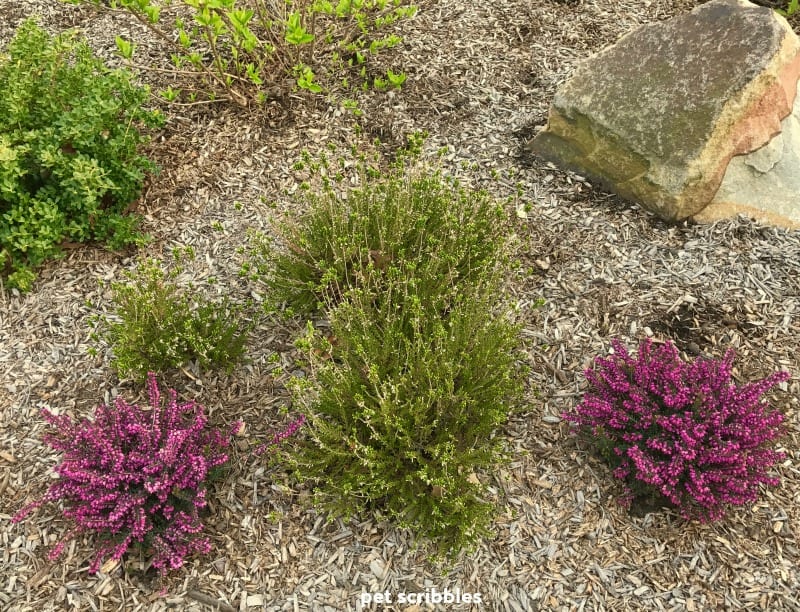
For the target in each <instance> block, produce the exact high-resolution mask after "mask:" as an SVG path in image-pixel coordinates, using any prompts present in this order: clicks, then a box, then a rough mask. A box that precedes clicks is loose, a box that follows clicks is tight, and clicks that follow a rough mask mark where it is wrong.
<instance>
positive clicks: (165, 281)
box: [103, 249, 248, 380]
mask: <svg viewBox="0 0 800 612" xmlns="http://www.w3.org/2000/svg"><path fill="white" fill-rule="evenodd" d="M178 255H179V257H178V263H176V264H175V265H173V266H172V267H170V268H169V269H168V270H164V269H163V268H162V267H161V266H160V265H159V264H158V262H156V261H155V260H148V261H145V262H142V263H140V264H139V265H138V266H137V267H136V269H135V270H134V271H132V272H127V273H126V277H127V280H128V282H118V283H113V284H112V285H111V287H112V291H113V302H114V305H115V307H116V317H115V319H116V320H110V319H108V318H107V319H105V321H104V323H105V325H104V326H103V327H104V328H105V337H106V340H107V341H108V343H109V345H110V346H111V348H112V351H113V353H114V359H113V362H112V365H113V366H114V368H115V369H116V370H117V372H118V373H119V375H120V376H131V377H133V378H136V379H139V380H143V379H144V378H145V376H146V375H147V373H148V371H155V372H165V371H167V370H170V369H174V368H179V367H181V366H184V365H186V364H187V363H189V362H190V361H193V360H197V362H198V365H199V366H200V367H201V368H204V369H207V368H212V367H218V368H225V369H227V370H229V371H230V370H231V369H232V368H233V366H234V365H235V364H236V363H238V362H239V361H241V360H242V358H243V357H244V354H245V350H246V342H247V334H248V330H247V329H242V326H241V323H240V321H241V308H239V307H237V306H235V305H233V304H231V303H230V302H229V301H228V300H227V299H223V300H221V301H220V302H211V301H209V300H208V299H207V298H205V297H204V296H203V295H202V294H198V293H197V292H195V291H192V292H191V293H190V290H192V289H193V287H185V288H182V287H181V286H179V285H178V283H177V278H178V276H179V275H180V274H181V273H182V272H183V266H182V264H181V257H180V255H181V254H180V253H178ZM188 255H189V256H192V255H193V252H192V251H191V249H190V250H189V251H188ZM184 256H185V255H184Z"/></svg>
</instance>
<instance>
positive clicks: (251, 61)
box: [65, 0, 416, 105]
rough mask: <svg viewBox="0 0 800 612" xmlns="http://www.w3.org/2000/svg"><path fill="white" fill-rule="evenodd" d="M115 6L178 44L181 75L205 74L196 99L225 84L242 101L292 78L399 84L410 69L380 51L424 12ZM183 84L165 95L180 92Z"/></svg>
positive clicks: (273, 5)
mask: <svg viewBox="0 0 800 612" xmlns="http://www.w3.org/2000/svg"><path fill="white" fill-rule="evenodd" d="M65 1H67V2H70V3H73V4H79V3H90V4H94V5H96V6H103V5H106V4H109V3H108V2H107V0H65ZM175 4H178V5H179V7H180V9H181V10H173V9H174V8H175V7H174V5H175ZM110 6H111V8H114V9H117V8H118V9H121V10H124V11H126V12H128V13H129V14H131V15H133V16H134V17H135V18H136V19H137V20H138V21H139V22H141V23H142V24H144V25H145V26H147V27H148V28H149V29H150V30H151V31H152V32H154V33H155V34H156V35H157V37H158V38H159V39H160V40H162V41H164V42H165V44H167V46H168V47H170V48H171V50H172V54H171V61H172V64H173V66H174V74H175V76H176V77H177V76H178V75H179V74H184V73H186V72H187V71H189V72H194V73H195V74H196V75H197V76H199V77H201V80H202V85H201V86H200V87H195V86H192V85H189V86H188V87H187V91H186V92H185V93H187V94H188V98H189V100H191V101H194V100H196V99H197V95H198V94H200V93H202V94H204V95H210V96H211V98H212V99H220V98H219V97H218V96H217V93H218V92H220V93H221V94H222V95H224V96H226V97H227V99H229V100H232V101H233V102H236V103H238V104H242V105H247V104H249V103H250V102H257V103H263V102H264V101H265V100H267V99H269V98H272V97H280V96H283V95H284V94H286V93H288V91H289V90H290V89H291V87H288V88H287V82H288V83H289V84H293V85H294V86H295V87H297V88H300V89H304V90H307V91H309V92H312V93H320V92H323V91H325V90H332V89H338V90H347V89H348V88H349V87H350V86H351V81H352V84H358V85H359V86H360V87H362V88H375V89H385V88H387V87H390V86H391V87H397V88H399V87H400V86H401V85H402V83H403V82H404V81H405V75H404V74H403V73H401V72H399V73H397V74H395V73H394V72H392V71H391V69H387V70H381V69H379V68H377V67H376V66H374V65H373V64H374V58H375V57H376V56H377V55H378V54H379V53H380V52H381V51H382V50H384V49H388V48H391V47H394V46H396V45H397V44H398V43H400V42H401V39H400V37H399V36H398V35H397V34H395V33H394V32H393V31H392V26H393V25H394V24H396V23H397V22H398V21H401V20H403V19H407V18H410V17H411V16H413V15H414V13H415V12H416V7H414V6H413V5H411V4H409V3H407V2H406V1H405V0H338V1H337V2H330V1H329V0H287V1H285V2H284V1H283V0H282V1H281V2H271V1H268V0H249V1H248V0H238V1H237V0H182V1H181V2H180V3H173V2H169V1H164V0H112V1H111V2H110ZM117 46H118V49H119V52H120V53H121V54H122V56H123V57H125V58H127V59H129V60H130V59H132V58H133V57H134V55H135V46H136V45H135V43H134V41H128V40H125V39H122V38H118V39H117ZM180 89H181V88H180V87H178V88H177V89H173V88H172V87H170V88H169V89H167V90H165V91H164V92H162V96H163V97H165V98H166V99H167V100H175V99H177V98H179V97H181V93H182V92H181V91H180Z"/></svg>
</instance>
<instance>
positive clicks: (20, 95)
mask: <svg viewBox="0 0 800 612" xmlns="http://www.w3.org/2000/svg"><path fill="white" fill-rule="evenodd" d="M6 53H7V55H5V56H0V273H2V275H3V276H7V277H8V284H9V285H10V286H12V287H18V288H20V289H22V290H29V289H30V288H31V285H32V282H33V280H34V279H35V273H34V271H33V270H34V269H35V268H36V267H37V266H39V265H40V264H41V263H42V262H44V261H45V260H47V259H49V258H52V257H56V256H58V255H59V254H60V252H61V248H60V245H61V244H62V243H63V242H65V241H69V242H80V243H82V242H87V241H90V240H97V241H102V242H105V243H106V244H107V245H108V246H110V247H111V248H115V249H116V248H120V247H122V246H124V245H127V244H132V243H141V242H142V241H143V240H144V239H145V237H144V236H143V235H142V234H140V233H138V232H137V230H136V225H137V223H138V219H137V218H136V217H135V216H131V215H129V214H127V212H128V210H127V209H128V206H129V205H130V204H131V202H133V201H134V200H135V199H136V198H137V197H139V194H140V192H141V189H142V184H143V181H144V178H145V173H146V172H149V171H153V170H155V166H154V165H153V164H152V163H151V162H150V161H149V160H148V159H147V158H145V157H144V156H141V155H139V154H138V153H137V147H138V146H139V145H140V144H142V143H143V142H144V140H145V138H144V136H142V134H141V133H140V129H143V128H146V127H156V126H159V125H161V124H162V121H163V118H162V117H161V116H160V115H159V114H158V112H157V111H149V110H145V109H144V108H143V105H144V103H145V102H146V101H147V99H148V95H149V94H148V91H147V89H146V88H142V87H138V86H136V85H134V84H133V82H132V81H131V75H130V73H128V72H126V71H124V70H110V69H108V68H107V67H106V66H105V65H104V64H103V63H102V62H101V61H100V60H99V59H98V58H96V57H94V56H93V55H92V53H91V51H90V49H89V47H88V46H87V45H86V43H85V41H81V40H78V39H77V37H76V35H75V34H74V33H69V32H68V33H65V34H62V35H60V36H57V37H55V38H51V37H50V36H49V35H48V34H47V33H46V32H44V31H43V30H42V29H41V28H40V27H39V26H37V25H36V23H35V22H34V21H33V20H28V21H26V22H24V23H23V24H22V25H21V26H20V28H19V30H18V32H17V34H16V35H15V37H14V39H13V40H12V41H11V42H10V43H9V45H8V47H7V49H6Z"/></svg>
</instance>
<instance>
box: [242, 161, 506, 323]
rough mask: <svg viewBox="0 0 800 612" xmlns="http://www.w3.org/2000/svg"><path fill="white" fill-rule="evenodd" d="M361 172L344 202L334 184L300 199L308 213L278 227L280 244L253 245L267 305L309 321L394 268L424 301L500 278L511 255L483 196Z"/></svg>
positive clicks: (443, 181)
mask: <svg viewBox="0 0 800 612" xmlns="http://www.w3.org/2000/svg"><path fill="white" fill-rule="evenodd" d="M329 172H330V171H329ZM362 174H363V176H362V178H361V181H362V184H363V185H364V186H363V187H362V188H359V189H353V190H352V191H349V192H348V193H347V195H346V197H345V196H343V195H342V191H343V189H344V185H340V184H337V183H335V182H329V183H326V185H327V187H326V188H325V189H323V190H322V192H321V193H316V192H313V191H308V192H304V193H303V194H302V195H301V196H300V197H301V198H304V199H306V200H308V203H309V204H310V207H309V211H308V213H307V214H306V215H304V216H303V218H302V220H301V221H295V220H287V221H285V222H284V223H283V224H282V225H281V227H280V228H278V230H279V234H280V235H281V237H282V243H283V244H280V245H274V244H273V243H271V242H270V241H269V240H267V239H266V238H264V237H263V236H261V237H260V238H258V239H256V240H255V241H254V244H255V247H256V248H255V258H254V263H255V264H256V269H257V271H258V272H257V274H256V276H257V277H258V278H259V279H260V280H262V281H264V282H265V283H266V285H267V287H268V290H267V294H268V295H269V296H271V298H270V299H272V300H274V301H278V302H286V303H287V304H289V305H290V306H291V308H292V310H293V311H294V312H298V313H305V314H310V313H312V312H315V311H320V310H321V309H324V308H325V307H331V306H334V305H335V304H336V303H338V302H339V301H340V300H341V298H342V295H343V293H345V292H346V291H347V290H348V289H349V288H351V287H355V286H359V285H363V284H364V283H365V282H367V276H376V275H377V276H381V275H383V274H385V272H386V270H387V269H388V268H389V267H401V268H404V269H406V270H407V272H408V273H409V274H412V275H414V276H415V277H416V278H417V279H418V280H419V281H420V282H424V283H426V284H427V285H428V286H427V287H426V288H425V289H424V290H423V291H421V293H420V295H437V294H440V293H443V292H445V293H446V292H447V291H448V290H449V289H450V288H452V287H454V286H458V285H461V284H464V285H470V284H473V283H476V282H480V281H481V280H482V279H483V278H484V277H485V276H486V275H487V274H493V273H495V271H496V270H495V267H496V265H497V263H498V258H502V257H504V256H505V252H504V249H503V244H504V242H505V238H504V231H505V226H506V218H505V215H504V213H503V210H502V207H501V206H499V205H498V204H497V203H495V202H494V201H493V200H492V199H491V198H490V197H489V195H488V194H487V193H486V192H483V191H474V190H469V189H466V188H464V187H463V186H461V185H459V183H458V182H457V181H455V180H454V179H451V178H447V177H444V176H443V175H442V174H441V173H440V172H431V171H422V172H411V171H407V170H406V169H405V168H404V167H403V166H402V165H400V166H398V167H396V168H394V169H393V170H392V171H390V173H389V174H388V176H384V177H381V178H379V179H378V178H373V177H370V174H369V173H367V172H363V173H362ZM304 204H305V202H304Z"/></svg>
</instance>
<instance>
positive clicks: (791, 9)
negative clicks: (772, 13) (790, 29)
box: [775, 0, 800, 17]
mask: <svg viewBox="0 0 800 612" xmlns="http://www.w3.org/2000/svg"><path fill="white" fill-rule="evenodd" d="M775 10H776V11H778V13H780V14H781V15H783V16H784V17H791V16H792V15H794V14H795V13H797V12H798V10H800V0H787V2H786V9H775Z"/></svg>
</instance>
